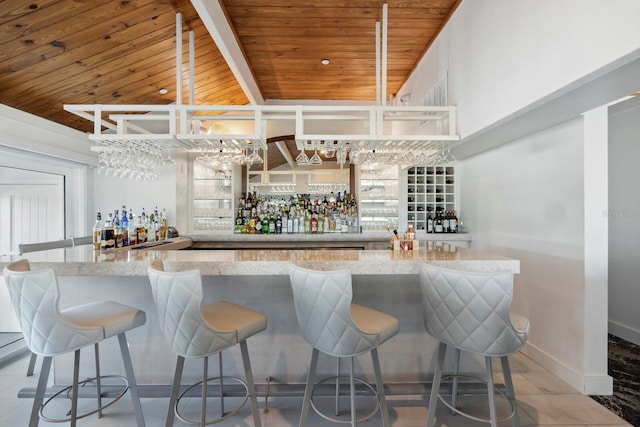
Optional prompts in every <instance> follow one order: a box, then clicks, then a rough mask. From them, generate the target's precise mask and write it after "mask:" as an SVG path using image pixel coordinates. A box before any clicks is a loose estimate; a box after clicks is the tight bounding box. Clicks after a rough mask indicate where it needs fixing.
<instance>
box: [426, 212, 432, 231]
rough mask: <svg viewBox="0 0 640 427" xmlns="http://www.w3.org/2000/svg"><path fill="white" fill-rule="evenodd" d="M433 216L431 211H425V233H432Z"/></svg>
mask: <svg viewBox="0 0 640 427" xmlns="http://www.w3.org/2000/svg"><path fill="white" fill-rule="evenodd" d="M433 231H434V230H433V216H432V215H431V212H428V213H427V233H433Z"/></svg>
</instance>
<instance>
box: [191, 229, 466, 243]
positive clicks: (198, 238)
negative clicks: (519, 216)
mask: <svg viewBox="0 0 640 427" xmlns="http://www.w3.org/2000/svg"><path fill="white" fill-rule="evenodd" d="M398 232H399V233H400V234H402V232H400V231H399V230H398ZM181 236H183V237H188V238H190V239H191V240H193V241H194V242H209V241H216V242H260V241H262V242H264V241H273V242H313V241H321V242H325V241H326V242H331V241H338V242H339V241H342V242H350V241H351V242H354V241H355V242H388V241H389V237H390V236H391V234H390V233H388V232H386V231H365V232H363V233H321V234H305V233H292V234H233V233H229V232H224V233H215V232H210V233H201V234H197V233H187V234H181ZM416 239H417V240H420V241H425V242H426V241H432V242H434V241H442V242H451V241H463V242H470V241H471V234H469V233H438V234H435V233H433V234H427V233H425V232H423V231H417V232H416Z"/></svg>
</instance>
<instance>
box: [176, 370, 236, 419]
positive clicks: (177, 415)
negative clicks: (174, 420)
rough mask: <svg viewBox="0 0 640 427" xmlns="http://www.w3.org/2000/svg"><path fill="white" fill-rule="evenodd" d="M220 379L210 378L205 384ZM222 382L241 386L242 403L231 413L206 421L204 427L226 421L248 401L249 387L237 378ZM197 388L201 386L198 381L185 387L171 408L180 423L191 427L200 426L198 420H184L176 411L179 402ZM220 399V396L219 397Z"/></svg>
mask: <svg viewBox="0 0 640 427" xmlns="http://www.w3.org/2000/svg"><path fill="white" fill-rule="evenodd" d="M219 379H220V377H212V378H207V384H208V383H209V381H213V380H219ZM222 379H223V380H232V381H235V382H237V383H238V384H240V385H241V386H243V387H244V390H245V396H244V399H243V400H242V402H240V404H239V405H238V406H236V407H235V408H234V409H233V410H231V412H227V413H226V414H222V415H221V416H220V417H218V418H216V419H213V420H210V421H207V422H205V425H207V426H208V425H211V424H216V423H219V422H221V421H224V420H226V419H227V418H229V417H232V416H233V415H235V414H237V413H238V411H240V409H242V407H243V406H244V405H245V404H246V403H247V401H248V400H249V386H248V385H247V383H246V382H245V381H244V380H243V379H241V378H238V377H222ZM198 386H202V381H198V382H197V383H195V384H192V385H190V386H189V387H187V389H186V390H184V391H183V392H182V393H180V395H179V396H178V399H177V400H176V404H175V406H174V407H173V411H174V412H175V414H176V417H178V419H179V420H180V421H182V422H183V423H186V424H189V425H192V426H199V425H200V420H198V421H194V420H190V419H188V418H185V417H184V416H182V415H181V414H180V411H179V410H178V405H179V404H180V400H181V399H182V398H183V397H184V396H185V395H186V394H187V393H188V392H189V391H190V390H192V389H193V388H195V387H198ZM221 397H222V396H221Z"/></svg>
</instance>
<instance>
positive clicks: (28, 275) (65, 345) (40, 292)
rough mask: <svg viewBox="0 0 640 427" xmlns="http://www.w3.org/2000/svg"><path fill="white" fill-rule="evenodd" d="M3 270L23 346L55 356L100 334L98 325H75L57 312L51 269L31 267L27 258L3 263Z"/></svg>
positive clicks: (101, 332)
mask: <svg viewBox="0 0 640 427" xmlns="http://www.w3.org/2000/svg"><path fill="white" fill-rule="evenodd" d="M4 274H5V276H6V279H7V286H8V287H9V294H10V295H11V304H12V305H13V309H14V310H15V312H16V314H17V316H18V321H19V323H20V329H21V330H22V334H23V335H24V339H25V342H26V343H27V347H29V350H31V352H32V353H35V354H38V355H41V356H56V355H59V354H63V353H67V352H69V351H70V350H76V349H79V348H82V347H84V346H87V345H90V344H94V343H95V342H96V341H100V340H101V339H102V338H103V337H104V331H103V330H102V328H78V327H75V326H74V325H71V324H69V323H68V322H66V321H65V320H64V319H63V318H62V317H61V315H60V309H59V307H58V301H59V299H60V293H59V290H58V281H57V279H56V275H55V273H54V271H53V270H52V269H50V268H46V269H42V270H36V271H31V270H30V266H29V261H27V260H20V261H16V262H14V263H11V264H9V265H7V266H6V267H5V268H4Z"/></svg>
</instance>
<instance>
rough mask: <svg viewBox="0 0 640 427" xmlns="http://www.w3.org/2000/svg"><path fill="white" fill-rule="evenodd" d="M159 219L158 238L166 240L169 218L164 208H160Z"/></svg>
mask: <svg viewBox="0 0 640 427" xmlns="http://www.w3.org/2000/svg"><path fill="white" fill-rule="evenodd" d="M160 218H161V221H160V239H161V240H167V239H168V238H169V218H168V217H167V211H166V209H162V214H161V217H160Z"/></svg>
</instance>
